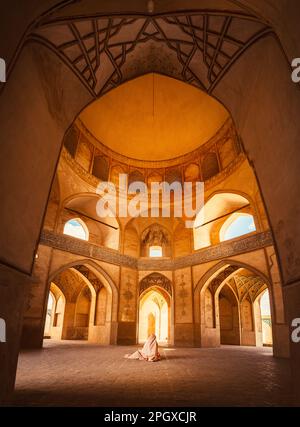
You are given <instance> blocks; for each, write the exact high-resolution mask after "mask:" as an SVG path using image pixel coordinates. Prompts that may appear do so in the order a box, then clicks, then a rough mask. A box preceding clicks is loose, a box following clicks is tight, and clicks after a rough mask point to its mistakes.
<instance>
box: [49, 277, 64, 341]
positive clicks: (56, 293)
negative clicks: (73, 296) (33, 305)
mask: <svg viewBox="0 0 300 427" xmlns="http://www.w3.org/2000/svg"><path fill="white" fill-rule="evenodd" d="M65 305H66V298H65V296H64V294H63V292H62V290H61V289H60V288H59V286H57V285H56V284H55V283H54V282H51V284H50V290H49V295H48V300H47V310H46V320H45V327H44V339H61V338H62V331H63V322H64V315H65Z"/></svg>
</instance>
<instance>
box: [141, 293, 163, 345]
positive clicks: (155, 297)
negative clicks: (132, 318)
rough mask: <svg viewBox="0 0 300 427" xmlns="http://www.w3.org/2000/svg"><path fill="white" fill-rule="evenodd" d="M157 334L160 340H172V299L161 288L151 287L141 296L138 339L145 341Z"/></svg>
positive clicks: (161, 341)
mask: <svg viewBox="0 0 300 427" xmlns="http://www.w3.org/2000/svg"><path fill="white" fill-rule="evenodd" d="M151 334H155V335H156V337H157V340H158V342H160V343H162V344H167V343H168V342H169V340H170V301H169V297H168V296H167V294H166V293H165V292H163V291H162V290H160V289H159V288H150V289H149V290H147V291H146V292H145V293H144V294H143V295H142V297H141V298H140V303H139V331H138V341H139V342H140V343H143V342H145V341H146V340H147V338H148V337H149V335H151Z"/></svg>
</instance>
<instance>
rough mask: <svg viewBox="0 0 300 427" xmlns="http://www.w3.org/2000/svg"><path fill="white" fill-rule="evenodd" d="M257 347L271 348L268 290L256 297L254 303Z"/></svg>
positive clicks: (271, 336)
mask: <svg viewBox="0 0 300 427" xmlns="http://www.w3.org/2000/svg"><path fill="white" fill-rule="evenodd" d="M254 313H255V331H256V339H257V345H260V346H267V347H272V346H273V330H272V329H273V328H272V314H271V303H270V293H269V290H268V289H265V290H264V291H263V292H261V293H260V295H258V297H257V298H256V300H255V303H254Z"/></svg>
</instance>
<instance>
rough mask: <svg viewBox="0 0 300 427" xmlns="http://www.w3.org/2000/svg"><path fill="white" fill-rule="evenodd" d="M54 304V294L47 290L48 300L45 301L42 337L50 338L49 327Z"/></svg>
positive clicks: (51, 321)
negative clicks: (45, 309)
mask: <svg viewBox="0 0 300 427" xmlns="http://www.w3.org/2000/svg"><path fill="white" fill-rule="evenodd" d="M55 305H56V300H55V296H54V295H53V293H52V292H51V291H49V296H48V302H47V312H46V321H45V328H44V338H51V327H52V323H53V310H54V308H55Z"/></svg>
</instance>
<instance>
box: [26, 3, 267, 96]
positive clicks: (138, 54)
mask: <svg viewBox="0 0 300 427" xmlns="http://www.w3.org/2000/svg"><path fill="white" fill-rule="evenodd" d="M272 31H273V30H272V28H271V27H269V26H267V25H266V24H264V23H261V22H260V21H258V20H257V19H255V18H254V17H253V16H247V15H241V14H234V13H232V12H231V13H230V14H228V13H225V12H213V11H209V12H201V11H200V12H192V13H184V14H183V13H182V14H180V13H173V14H172V13H169V14H163V15H145V16H141V15H137V16H135V15H131V16H120V17H119V16H111V17H103V16H101V17H100V16H99V17H97V16H96V17H95V16H93V17H82V18H69V19H64V20H61V21H59V22H51V23H47V22H43V23H40V24H38V25H37V26H36V28H34V29H33V30H32V32H31V34H30V35H29V36H28V39H31V40H35V41H37V42H39V43H43V44H44V45H46V46H47V47H48V48H50V49H51V50H52V51H53V52H55V53H56V54H57V55H58V56H59V57H60V58H61V59H62V60H63V61H64V62H65V63H66V64H67V66H68V67H70V68H71V69H72V71H73V72H74V73H75V74H76V75H77V76H78V78H79V79H80V80H81V81H82V83H83V84H84V85H85V86H86V87H87V89H88V90H89V91H90V92H91V94H92V95H93V96H94V97H98V96H100V95H102V94H104V93H106V92H107V91H109V90H110V89H112V88H114V87H116V86H118V85H119V84H121V83H123V82H124V81H126V80H128V79H130V78H133V77H136V76H137V75H142V74H146V73H147V72H160V73H162V74H166V75H168V76H171V77H175V78H178V79H180V80H182V81H184V82H186V83H189V84H192V85H194V86H196V87H198V88H200V89H202V90H204V91H206V92H208V93H211V92H212V90H213V89H214V87H215V86H216V85H217V84H218V82H219V81H220V80H221V79H222V77H223V76H224V75H225V74H226V72H227V71H228V70H229V69H230V67H231V66H232V65H233V64H234V62H235V61H236V60H237V59H238V58H239V57H240V56H241V55H242V54H243V53H244V52H245V51H246V50H247V49H248V48H249V47H250V46H251V45H252V44H253V43H255V42H256V41H258V40H259V39H260V38H262V37H264V36H266V35H267V34H270V33H271V32H272Z"/></svg>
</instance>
